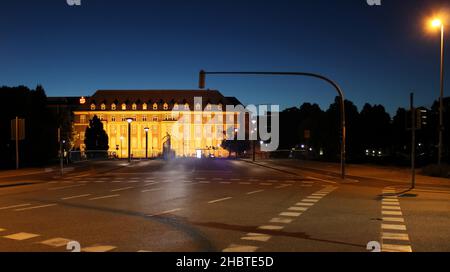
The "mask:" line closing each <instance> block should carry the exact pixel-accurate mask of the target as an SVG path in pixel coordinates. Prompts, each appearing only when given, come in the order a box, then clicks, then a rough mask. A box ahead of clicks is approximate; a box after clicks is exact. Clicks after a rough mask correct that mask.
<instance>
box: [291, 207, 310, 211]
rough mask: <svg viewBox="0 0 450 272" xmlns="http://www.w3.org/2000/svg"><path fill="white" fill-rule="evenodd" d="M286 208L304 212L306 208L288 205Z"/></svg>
mask: <svg viewBox="0 0 450 272" xmlns="http://www.w3.org/2000/svg"><path fill="white" fill-rule="evenodd" d="M288 210H289V211H295V212H306V211H307V210H308V208H304V207H290V208H289V209H288Z"/></svg>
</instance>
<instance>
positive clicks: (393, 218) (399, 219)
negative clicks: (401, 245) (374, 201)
mask: <svg viewBox="0 0 450 272" xmlns="http://www.w3.org/2000/svg"><path fill="white" fill-rule="evenodd" d="M383 221H386V222H401V223H403V222H405V219H403V218H402V217H383Z"/></svg>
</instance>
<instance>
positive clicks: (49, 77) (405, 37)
mask: <svg viewBox="0 0 450 272" xmlns="http://www.w3.org/2000/svg"><path fill="white" fill-rule="evenodd" d="M445 3H448V1H438V0H436V1H433V0H422V1H420V0H408V1H404V0H382V6H381V7H372V6H369V5H367V4H366V1H365V0H334V1H332V0H308V1H307V0H292V1H288V0H274V1H268V0H267V1H265V0H239V1H238V0H226V1H225V0H221V1H219V0H179V1H178V0H148V1H147V0H82V6H81V7H70V6H68V5H67V4H66V0H40V1H36V0H2V1H1V2H0V63H1V65H0V85H9V86H13V85H20V84H23V85H27V86H30V87H34V86H35V85H36V84H42V85H44V88H45V89H46V91H47V94H48V95H49V96H81V95H90V94H92V93H93V92H94V91H95V90H97V89H160V88H162V89H185V88H186V89H191V88H197V81H198V80H197V76H198V71H199V70H200V69H206V70H211V71H212V70H259V71H307V72H317V73H322V74H324V75H327V76H329V77H331V78H333V79H334V80H336V81H337V82H338V83H340V84H341V85H342V88H343V89H344V91H345V93H346V96H347V98H348V99H350V100H352V101H353V102H355V103H356V104H357V105H358V107H359V108H361V106H362V105H363V104H364V103H365V102H369V103H379V104H383V105H385V106H386V108H387V109H388V111H390V112H391V113H392V112H394V111H395V110H396V108H397V107H399V106H407V105H408V96H409V93H410V92H411V91H412V90H414V91H415V92H416V95H417V100H418V103H420V104H423V105H426V106H430V105H431V103H432V102H433V100H434V99H435V98H436V97H437V96H438V92H439V34H438V33H437V32H435V33H434V34H433V33H427V32H426V31H425V28H424V19H425V18H426V16H429V15H430V14H432V13H433V12H435V11H438V10H439V9H441V8H442V7H443V6H444V5H445ZM447 7H448V4H447ZM449 32H450V29H449ZM449 36H450V35H447V36H446V38H447V40H448V42H449V43H450V40H449V39H448V37H449ZM447 49H448V47H447ZM449 56H450V52H448V54H447V58H446V59H447V63H448V65H449V68H450V59H449ZM448 71H449V73H447V76H446V80H447V83H448V84H447V86H450V69H448ZM208 87H209V88H214V89H219V90H220V91H222V92H223V93H224V94H225V95H228V96H236V97H238V98H239V99H240V100H241V101H242V102H243V103H246V104H247V103H254V104H259V103H277V104H280V105H281V106H282V107H283V108H284V107H290V106H298V105H300V104H301V103H303V102H317V103H319V104H320V105H321V106H322V107H323V108H327V107H328V106H329V104H330V103H331V102H332V101H333V98H334V96H335V93H334V90H333V89H332V88H330V87H329V86H328V85H326V84H325V83H322V82H320V81H317V80H316V79H308V78H284V77H282V78H258V77H253V78H244V77H240V78H231V77H229V78H223V77H214V78H210V79H209V80H208ZM446 94H447V95H448V94H449V88H448V87H447V88H446Z"/></svg>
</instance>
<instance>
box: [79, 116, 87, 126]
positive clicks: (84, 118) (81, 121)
mask: <svg viewBox="0 0 450 272" xmlns="http://www.w3.org/2000/svg"><path fill="white" fill-rule="evenodd" d="M80 123H81V124H84V123H86V115H80Z"/></svg>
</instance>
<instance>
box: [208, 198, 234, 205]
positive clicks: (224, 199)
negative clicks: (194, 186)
mask: <svg viewBox="0 0 450 272" xmlns="http://www.w3.org/2000/svg"><path fill="white" fill-rule="evenodd" d="M229 199H232V197H224V198H220V199H216V200H212V201H209V202H208V204H214V203H217V202H222V201H226V200H229Z"/></svg>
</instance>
